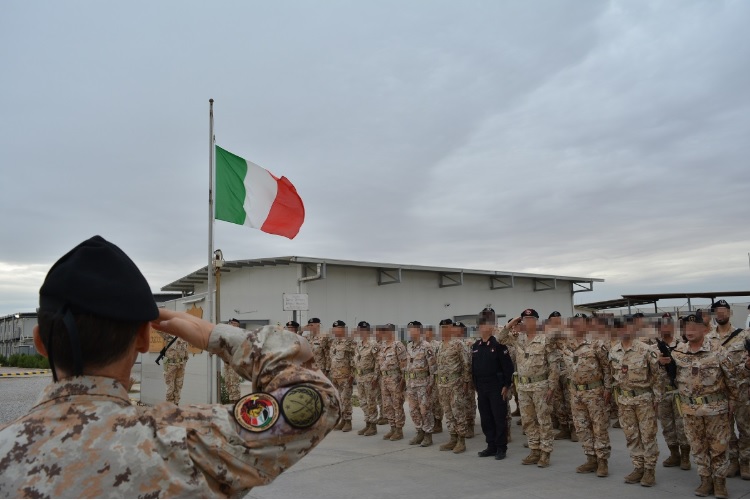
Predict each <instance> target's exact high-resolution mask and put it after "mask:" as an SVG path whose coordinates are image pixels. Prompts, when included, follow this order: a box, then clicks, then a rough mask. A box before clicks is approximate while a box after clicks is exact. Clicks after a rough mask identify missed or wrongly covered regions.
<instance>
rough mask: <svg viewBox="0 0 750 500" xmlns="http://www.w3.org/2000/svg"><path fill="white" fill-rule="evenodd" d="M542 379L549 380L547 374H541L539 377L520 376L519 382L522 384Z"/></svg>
mask: <svg viewBox="0 0 750 500" xmlns="http://www.w3.org/2000/svg"><path fill="white" fill-rule="evenodd" d="M542 380H547V376H546V375H539V376H538V377H522V376H520V375H519V376H518V382H519V383H521V384H533V383H534V382H541V381H542Z"/></svg>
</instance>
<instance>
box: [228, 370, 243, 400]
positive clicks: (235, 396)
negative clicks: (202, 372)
mask: <svg viewBox="0 0 750 500" xmlns="http://www.w3.org/2000/svg"><path fill="white" fill-rule="evenodd" d="M224 385H225V386H226V388H227V396H228V397H229V401H230V402H231V403H236V402H237V400H239V399H240V397H242V395H241V394H240V376H239V374H238V373H237V372H236V371H234V368H232V367H231V366H229V365H228V364H227V363H224Z"/></svg>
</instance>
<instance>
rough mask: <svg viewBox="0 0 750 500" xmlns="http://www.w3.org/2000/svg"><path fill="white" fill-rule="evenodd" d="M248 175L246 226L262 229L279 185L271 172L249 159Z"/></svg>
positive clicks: (243, 205) (244, 206) (245, 204)
mask: <svg viewBox="0 0 750 500" xmlns="http://www.w3.org/2000/svg"><path fill="white" fill-rule="evenodd" d="M245 161H246V162H247V175H246V176H245V202H244V203H243V204H242V207H243V208H244V209H245V214H246V215H247V216H246V217H245V224H244V225H245V226H250V227H254V228H256V229H260V228H261V227H262V226H263V223H264V222H265V221H266V219H267V218H268V213H269V212H270V211H271V207H272V206H273V202H274V200H275V199H276V194H277V192H278V190H279V185H278V183H277V182H276V179H274V178H273V177H272V176H271V174H270V173H268V171H267V170H266V169H264V168H263V167H261V166H258V165H256V164H255V163H253V162H251V161H247V160H245Z"/></svg>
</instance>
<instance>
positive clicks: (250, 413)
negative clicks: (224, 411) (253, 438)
mask: <svg viewBox="0 0 750 500" xmlns="http://www.w3.org/2000/svg"><path fill="white" fill-rule="evenodd" d="M234 419H235V420H237V423H238V424H240V426H241V427H242V428H243V429H247V430H248V431H250V432H263V431H265V430H267V429H269V428H270V427H271V426H273V424H275V423H276V421H277V420H278V419H279V403H278V402H277V401H276V398H274V397H273V396H271V395H270V394H266V393H265V392H254V393H252V394H248V395H247V396H243V397H242V398H240V400H239V401H237V404H236V405H234Z"/></svg>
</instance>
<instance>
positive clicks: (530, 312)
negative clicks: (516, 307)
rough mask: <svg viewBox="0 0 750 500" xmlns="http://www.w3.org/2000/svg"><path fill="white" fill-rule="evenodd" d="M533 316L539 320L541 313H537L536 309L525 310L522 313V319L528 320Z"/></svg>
mask: <svg viewBox="0 0 750 500" xmlns="http://www.w3.org/2000/svg"><path fill="white" fill-rule="evenodd" d="M531 316H533V317H535V318H536V319H539V313H538V312H536V311H535V310H534V309H525V310H524V311H523V312H522V313H521V317H522V318H528V317H531Z"/></svg>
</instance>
